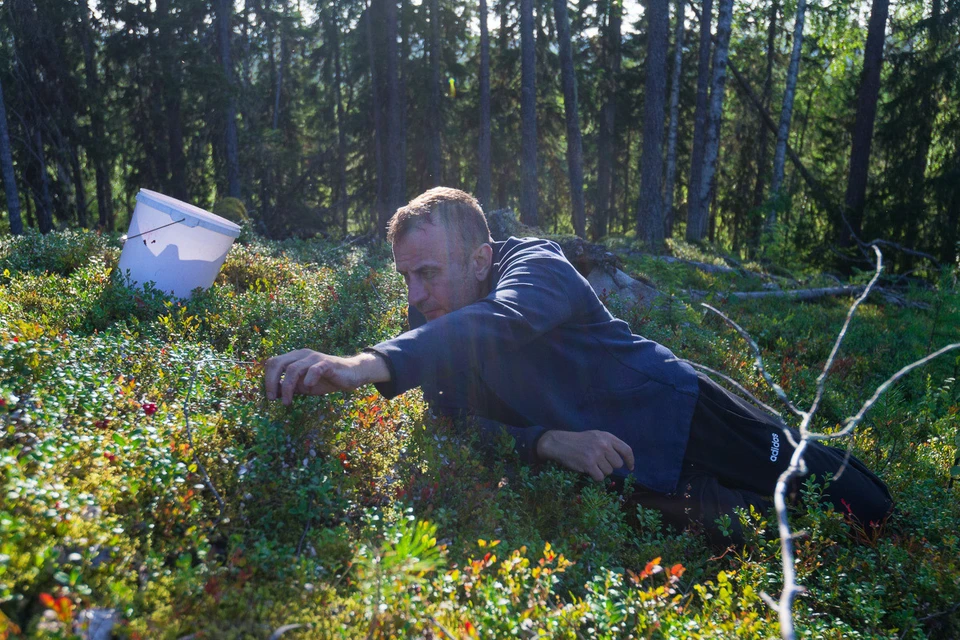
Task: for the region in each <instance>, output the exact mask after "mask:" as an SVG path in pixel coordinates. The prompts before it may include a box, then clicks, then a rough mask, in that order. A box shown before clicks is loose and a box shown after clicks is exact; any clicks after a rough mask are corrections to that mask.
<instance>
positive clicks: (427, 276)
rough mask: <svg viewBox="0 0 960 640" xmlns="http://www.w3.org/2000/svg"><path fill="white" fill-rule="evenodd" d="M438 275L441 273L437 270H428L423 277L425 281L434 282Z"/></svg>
mask: <svg viewBox="0 0 960 640" xmlns="http://www.w3.org/2000/svg"><path fill="white" fill-rule="evenodd" d="M437 273H439V272H438V271H437V270H436V269H428V270H427V271H424V272H423V274H421V275H423V279H424V280H432V279H433V278H434V277H436V275H437Z"/></svg>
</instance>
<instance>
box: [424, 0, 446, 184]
mask: <svg viewBox="0 0 960 640" xmlns="http://www.w3.org/2000/svg"><path fill="white" fill-rule="evenodd" d="M442 118H443V116H442V115H441V113H440V2H439V0H430V127H429V129H430V156H429V159H428V166H427V170H428V172H429V174H430V177H429V184H430V185H431V186H437V185H439V184H441V183H442V182H443V166H442V160H441V155H442V153H443V151H442V146H441V145H442V142H441V140H440V130H441V129H442V128H443V125H442V122H443V120H442Z"/></svg>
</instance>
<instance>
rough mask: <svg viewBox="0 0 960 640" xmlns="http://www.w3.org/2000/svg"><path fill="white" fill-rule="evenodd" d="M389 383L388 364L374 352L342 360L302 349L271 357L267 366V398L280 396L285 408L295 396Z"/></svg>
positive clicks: (265, 370)
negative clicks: (376, 383)
mask: <svg viewBox="0 0 960 640" xmlns="http://www.w3.org/2000/svg"><path fill="white" fill-rule="evenodd" d="M389 380H390V370H389V368H388V367H387V363H386V362H384V361H383V359H382V358H381V357H380V356H376V355H374V354H372V353H361V354H360V355H357V356H353V357H352V358H340V357H338V356H330V355H327V354H325V353H320V352H318V351H311V350H310V349H300V350H298V351H291V352H290V353H285V354H283V355H281V356H275V357H273V358H270V359H269V360H267V362H266V364H265V365H264V382H265V385H266V391H267V398H268V399H270V400H276V399H277V397H278V396H279V397H281V398H282V399H283V404H285V405H289V404H290V403H291V402H293V396H294V395H295V394H301V395H311V396H322V395H325V394H328V393H333V392H334V391H350V390H352V389H356V388H357V387H361V386H363V385H365V384H369V383H373V382H388V381H389Z"/></svg>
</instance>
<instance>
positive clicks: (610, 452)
mask: <svg viewBox="0 0 960 640" xmlns="http://www.w3.org/2000/svg"><path fill="white" fill-rule="evenodd" d="M604 455H605V456H606V458H607V462H609V463H610V466H611V467H613V468H614V469H619V468H620V467H622V466H623V458H621V457H620V454H619V453H617V450H616V449H613V448H611V449H607V450H606V451H605V452H604Z"/></svg>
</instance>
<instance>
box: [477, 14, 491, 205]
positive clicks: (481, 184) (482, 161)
mask: <svg viewBox="0 0 960 640" xmlns="http://www.w3.org/2000/svg"><path fill="white" fill-rule="evenodd" d="M479 18H480V136H479V142H480V144H479V147H480V148H479V150H478V153H477V156H478V160H479V167H478V172H477V200H479V201H480V206H482V207H487V208H490V206H491V205H492V201H491V197H492V194H491V182H492V181H491V168H490V34H489V33H488V29H487V0H480V15H479Z"/></svg>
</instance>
